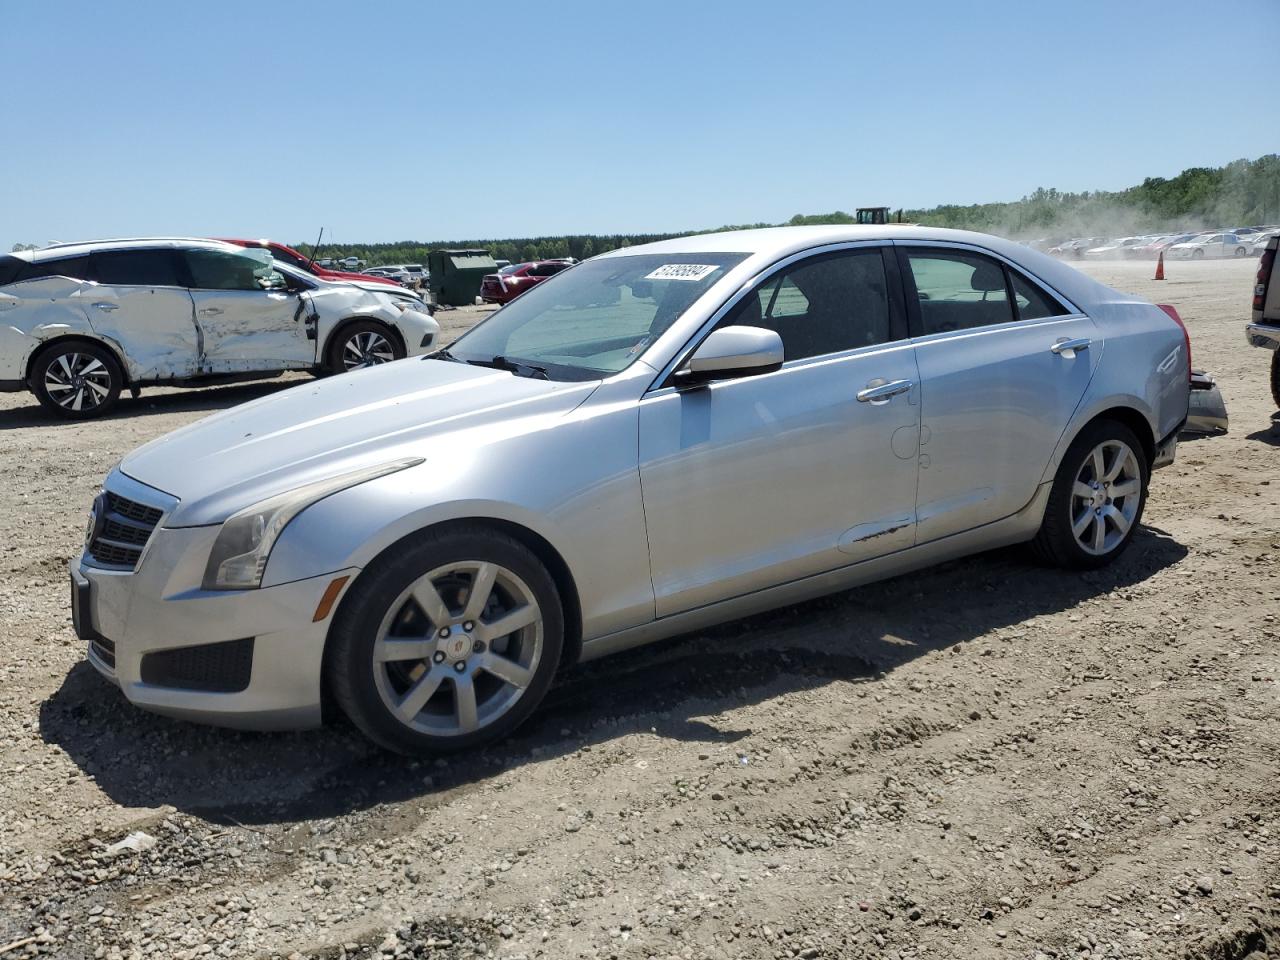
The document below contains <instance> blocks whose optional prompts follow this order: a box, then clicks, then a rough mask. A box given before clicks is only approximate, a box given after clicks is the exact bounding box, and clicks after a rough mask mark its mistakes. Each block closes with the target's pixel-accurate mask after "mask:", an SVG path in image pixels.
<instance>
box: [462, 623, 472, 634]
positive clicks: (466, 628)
mask: <svg viewBox="0 0 1280 960" xmlns="http://www.w3.org/2000/svg"><path fill="white" fill-rule="evenodd" d="M474 628H475V624H474V623H472V622H471V621H470V620H468V621H467V622H466V623H464V624H463V625H462V629H463V630H464V631H465V632H467V633H470V632H471V631H472V630H473V629H474Z"/></svg>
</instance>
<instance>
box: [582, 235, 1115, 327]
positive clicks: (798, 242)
mask: <svg viewBox="0 0 1280 960" xmlns="http://www.w3.org/2000/svg"><path fill="white" fill-rule="evenodd" d="M894 240H920V241H932V242H935V243H962V244H967V245H969V246H973V247H977V248H979V249H983V250H987V251H990V252H991V253H995V254H997V255H999V256H1002V257H1005V258H1006V259H1008V260H1010V261H1011V262H1013V263H1016V264H1018V265H1019V266H1020V267H1021V268H1022V269H1023V270H1025V271H1026V272H1027V273H1029V274H1031V275H1032V276H1033V277H1038V278H1040V280H1041V281H1042V282H1044V283H1047V284H1048V285H1049V286H1051V287H1054V288H1055V289H1057V290H1058V291H1060V292H1061V293H1062V294H1063V295H1064V296H1066V297H1067V298H1069V299H1070V300H1072V301H1073V302H1075V303H1076V304H1077V305H1078V306H1081V307H1085V306H1088V305H1091V304H1095V303H1101V302H1118V301H1124V302H1127V301H1129V300H1132V299H1135V298H1132V297H1129V296H1128V295H1126V294H1121V293H1118V292H1117V291H1115V290H1113V289H1111V288H1110V287H1107V286H1105V285H1103V284H1101V283H1099V282H1097V281H1096V280H1093V279H1092V278H1090V277H1088V276H1086V275H1085V274H1083V273H1081V272H1080V271H1079V270H1076V269H1075V268H1074V267H1072V266H1070V265H1069V264H1066V263H1063V262H1062V261H1060V260H1057V259H1055V258H1053V257H1051V256H1049V255H1048V254H1046V253H1041V252H1040V251H1039V250H1034V249H1032V248H1031V247H1028V246H1026V245H1025V244H1021V243H1016V242H1014V241H1013V240H1006V239H1004V238H1003V237H995V236H992V235H991V234H987V233H976V232H974V231H972V230H951V229H948V228H945V227H921V226H913V225H909V224H887V225H883V226H882V225H875V226H853V225H848V226H846V225H839V226H812V227H763V228H761V229H758V230H730V231H725V232H722V233H702V234H695V235H693V236H688V237H680V238H677V239H674V240H660V241H658V242H656V243H646V244H640V245H637V246H633V247H621V248H619V249H617V250H611V251H609V252H608V253H603V254H601V255H600V256H599V257H597V258H595V259H605V258H615V257H627V256H639V255H644V254H664V253H665V254H672V255H688V254H698V253H745V254H747V259H746V260H745V261H744V266H745V267H747V269H748V270H763V269H764V268H765V267H767V266H769V265H770V264H772V263H774V262H776V261H778V260H781V259H784V258H786V257H789V256H792V255H794V254H799V253H805V252H806V251H810V250H814V249H816V248H819V247H823V246H826V245H828V244H837V243H852V242H856V241H881V242H889V241H894Z"/></svg>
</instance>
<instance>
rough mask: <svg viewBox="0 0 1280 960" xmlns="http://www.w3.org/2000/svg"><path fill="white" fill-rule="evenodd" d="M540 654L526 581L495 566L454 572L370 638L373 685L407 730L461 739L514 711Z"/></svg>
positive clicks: (435, 574) (425, 585)
mask: <svg viewBox="0 0 1280 960" xmlns="http://www.w3.org/2000/svg"><path fill="white" fill-rule="evenodd" d="M542 650H543V618H542V611H541V610H540V608H539V606H538V601H537V599H536V598H535V596H534V593H533V591H532V590H530V588H529V587H528V585H527V584H526V583H525V582H524V581H523V580H521V579H520V578H519V577H518V576H516V574H514V573H513V572H512V571H510V570H508V569H507V568H506V567H503V566H501V565H500V564H497V563H491V562H488V561H462V562H456V563H450V564H448V565H446V566H443V567H439V568H437V569H435V570H432V571H431V572H429V573H427V574H426V575H425V576H423V577H420V578H419V579H417V580H416V581H414V582H413V583H412V584H410V585H409V587H408V588H407V589H406V590H405V591H404V592H403V593H401V594H400V596H399V598H398V599H397V600H396V601H395V602H394V603H393V604H392V605H391V608H390V609H389V610H388V612H387V615H386V616H385V617H384V618H383V621H382V623H381V625H380V626H379V627H378V633H377V636H376V637H375V639H374V644H373V664H372V666H373V670H374V684H375V686H376V687H377V691H378V695H379V697H381V699H382V702H383V704H384V705H385V706H386V707H387V709H388V710H389V711H390V712H391V713H392V715H393V716H395V717H396V718H397V719H398V720H399V721H400V723H402V724H404V725H405V726H407V727H410V728H411V729H413V730H416V731H418V732H420V733H427V734H432V735H434V736H444V737H448V736H461V735H465V734H469V733H474V732H475V731H476V730H479V729H482V728H484V727H487V726H489V725H490V724H492V723H494V722H495V721H496V720H498V719H499V718H500V717H502V716H504V715H505V714H506V713H507V712H509V711H510V710H511V709H512V707H514V706H515V704H516V703H517V702H518V701H519V699H520V698H521V696H522V695H523V694H524V691H525V690H526V688H528V686H529V684H530V683H532V682H533V678H534V672H535V671H536V670H537V667H538V663H539V661H540V659H541V657H542Z"/></svg>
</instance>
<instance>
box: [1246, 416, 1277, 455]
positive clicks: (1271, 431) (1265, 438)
mask: <svg viewBox="0 0 1280 960" xmlns="http://www.w3.org/2000/svg"><path fill="white" fill-rule="evenodd" d="M1245 439H1246V440H1257V441H1258V442H1259V443H1265V444H1268V445H1270V446H1272V447H1280V413H1273V414H1272V415H1271V425H1270V426H1269V427H1264V428H1263V429H1261V430H1255V431H1254V432H1253V433H1251V434H1249V435H1248V436H1246V437H1245Z"/></svg>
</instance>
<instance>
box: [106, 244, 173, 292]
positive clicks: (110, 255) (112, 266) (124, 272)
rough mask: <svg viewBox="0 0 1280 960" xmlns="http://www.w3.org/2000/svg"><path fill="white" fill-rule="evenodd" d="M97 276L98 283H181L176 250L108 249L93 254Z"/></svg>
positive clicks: (127, 284) (112, 284) (136, 285)
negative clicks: (176, 262) (175, 261)
mask: <svg viewBox="0 0 1280 960" xmlns="http://www.w3.org/2000/svg"><path fill="white" fill-rule="evenodd" d="M92 260H93V270H94V273H95V274H96V276H95V277H94V279H95V280H97V281H98V282H99V283H103V284H107V285H108V286H123V287H180V286H182V282H181V281H180V280H179V279H178V271H177V265H176V264H175V263H174V256H173V251H172V250H170V249H168V248H167V247H161V248H157V249H151V250H108V251H105V252H103V253H95V254H93V255H92Z"/></svg>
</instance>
